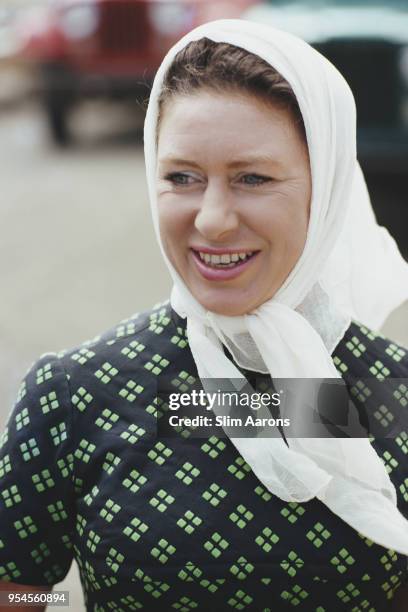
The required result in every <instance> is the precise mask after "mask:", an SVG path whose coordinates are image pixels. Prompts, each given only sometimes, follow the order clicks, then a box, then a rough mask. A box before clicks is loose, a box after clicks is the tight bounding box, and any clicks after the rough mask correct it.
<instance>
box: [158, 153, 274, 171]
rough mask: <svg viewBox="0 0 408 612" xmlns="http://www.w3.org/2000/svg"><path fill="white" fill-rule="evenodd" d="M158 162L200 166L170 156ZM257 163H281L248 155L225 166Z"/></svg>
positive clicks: (271, 158) (266, 157)
mask: <svg viewBox="0 0 408 612" xmlns="http://www.w3.org/2000/svg"><path fill="white" fill-rule="evenodd" d="M159 162H160V163H161V164H174V165H178V166H195V167H196V168H199V167H200V164H197V162H194V161H192V160H189V159H182V158H179V157H171V156H169V157H163V158H162V159H159ZM257 163H258V164H262V163H268V164H274V165H278V166H280V165H281V162H280V160H279V159H277V158H276V157H275V156H273V155H267V154H260V155H248V156H246V157H245V158H242V159H232V160H231V161H229V162H228V163H227V164H226V165H227V167H228V168H239V167H242V166H249V165H251V164H257Z"/></svg>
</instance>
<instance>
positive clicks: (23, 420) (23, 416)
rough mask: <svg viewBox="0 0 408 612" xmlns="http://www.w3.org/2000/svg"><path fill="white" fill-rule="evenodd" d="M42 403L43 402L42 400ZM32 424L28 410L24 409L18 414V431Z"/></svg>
mask: <svg viewBox="0 0 408 612" xmlns="http://www.w3.org/2000/svg"><path fill="white" fill-rule="evenodd" d="M40 401H41V400H40ZM29 423H30V416H29V414H28V409H27V408H23V409H22V410H21V412H18V413H17V414H16V429H17V431H19V430H20V429H22V428H23V427H26V426H27V425H29Z"/></svg>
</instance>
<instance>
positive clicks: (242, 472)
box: [227, 457, 251, 480]
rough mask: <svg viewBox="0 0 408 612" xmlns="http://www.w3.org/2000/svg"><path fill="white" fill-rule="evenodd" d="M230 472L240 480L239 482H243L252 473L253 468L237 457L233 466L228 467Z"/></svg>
mask: <svg viewBox="0 0 408 612" xmlns="http://www.w3.org/2000/svg"><path fill="white" fill-rule="evenodd" d="M227 469H228V471H229V472H230V473H231V474H233V475H234V476H235V478H238V480H242V479H243V478H245V476H246V475H247V474H248V473H249V472H251V466H250V465H248V463H247V462H246V461H245V459H244V458H243V457H237V458H236V459H235V461H234V463H232V464H231V465H229V466H228V468H227Z"/></svg>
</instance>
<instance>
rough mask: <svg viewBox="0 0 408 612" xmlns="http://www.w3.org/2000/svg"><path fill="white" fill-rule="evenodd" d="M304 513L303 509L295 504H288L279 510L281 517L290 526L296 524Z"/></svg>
mask: <svg viewBox="0 0 408 612" xmlns="http://www.w3.org/2000/svg"><path fill="white" fill-rule="evenodd" d="M304 513H305V509H304V507H303V506H301V505H300V504H298V503H297V502H288V503H287V505H286V506H285V508H282V510H281V515H282V516H284V517H285V519H287V520H288V521H289V523H292V524H293V523H296V521H297V520H298V519H299V518H300V517H302V516H303V515H304Z"/></svg>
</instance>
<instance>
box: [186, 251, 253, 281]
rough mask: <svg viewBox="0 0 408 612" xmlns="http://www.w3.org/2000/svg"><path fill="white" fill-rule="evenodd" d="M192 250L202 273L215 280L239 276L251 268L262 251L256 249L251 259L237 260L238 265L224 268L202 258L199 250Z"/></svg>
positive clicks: (208, 278) (205, 276) (195, 261)
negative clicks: (212, 264) (215, 266)
mask: <svg viewBox="0 0 408 612" xmlns="http://www.w3.org/2000/svg"><path fill="white" fill-rule="evenodd" d="M190 250H191V253H192V256H193V259H194V263H195V265H196V266H197V268H198V271H199V272H200V274H201V275H202V276H203V277H204V278H205V279H206V280H215V281H217V280H220V281H223V280H231V279H233V278H236V277H237V276H239V275H240V274H242V273H243V272H244V271H245V270H247V269H248V268H249V266H250V265H251V264H252V263H253V262H254V260H255V259H256V257H257V255H258V254H259V253H260V251H256V252H254V253H253V255H251V257H249V259H245V260H244V261H240V262H237V263H236V265H235V266H234V267H232V268H227V267H226V268H224V269H223V268H221V267H219V268H214V267H213V266H210V265H209V264H206V263H205V261H203V260H202V259H201V257H200V255H199V254H198V252H197V251H195V250H194V249H190Z"/></svg>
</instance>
